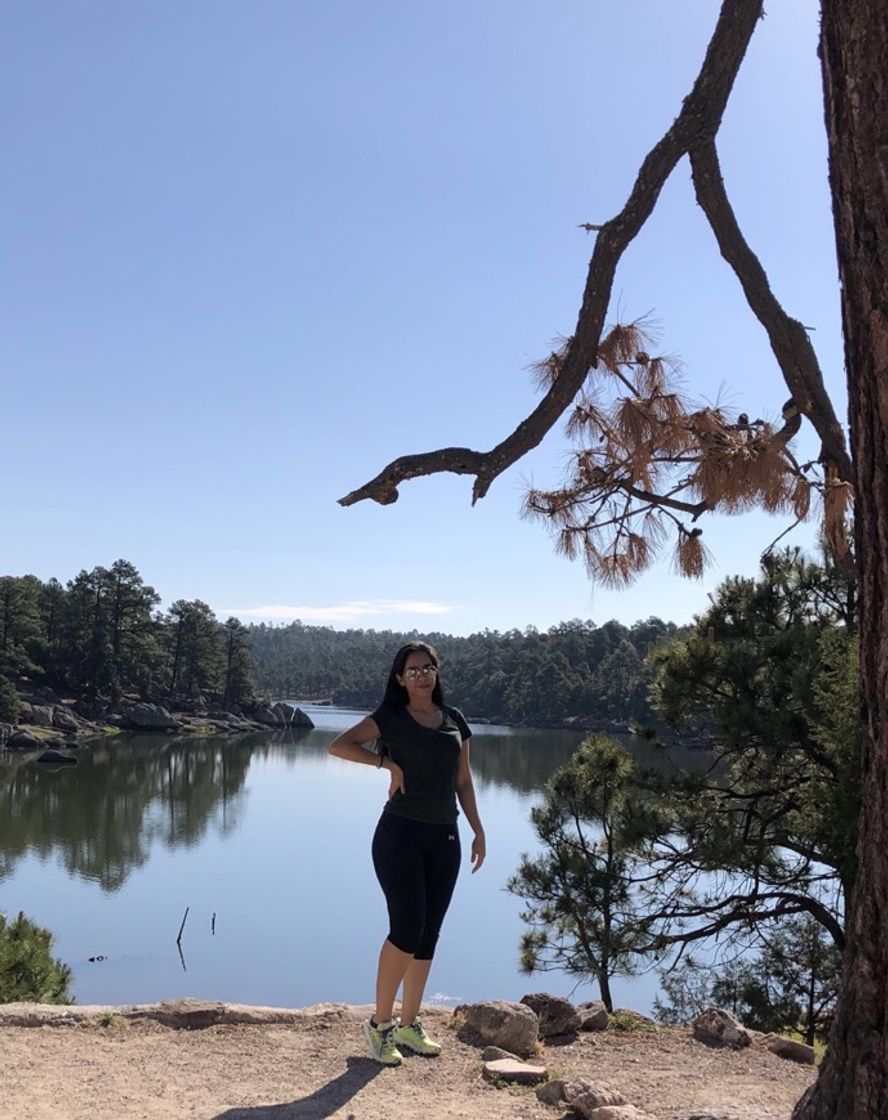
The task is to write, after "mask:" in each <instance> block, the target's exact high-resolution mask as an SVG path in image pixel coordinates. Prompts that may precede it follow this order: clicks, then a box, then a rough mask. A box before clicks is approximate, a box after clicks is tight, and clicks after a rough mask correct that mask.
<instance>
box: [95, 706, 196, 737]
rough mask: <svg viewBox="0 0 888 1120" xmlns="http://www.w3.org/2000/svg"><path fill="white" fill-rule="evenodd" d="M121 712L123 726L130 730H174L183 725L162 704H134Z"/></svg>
mask: <svg viewBox="0 0 888 1120" xmlns="http://www.w3.org/2000/svg"><path fill="white" fill-rule="evenodd" d="M120 714H121V716H122V718H123V722H122V726H123V727H125V728H127V729H128V730H130V731H173V730H176V729H178V728H179V727H181V726H182V725H181V724H180V723H179V721H178V720H177V719H173V717H172V716H171V715H170V713H169V712H168V711H167V710H166V708H162V707H161V706H160V704H133V705H132V707H129V708H127V709H126V710H125V711H123V712H121V713H120ZM109 722H110V721H109Z"/></svg>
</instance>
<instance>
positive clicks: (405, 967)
mask: <svg viewBox="0 0 888 1120" xmlns="http://www.w3.org/2000/svg"><path fill="white" fill-rule="evenodd" d="M439 664H440V658H439V657H438V654H437V652H436V651H435V649H434V648H433V647H432V646H430V645H428V644H427V643H425V642H408V644H407V645H405V646H402V647H401V648H400V649H399V650H398V652H397V653H396V654H395V660H394V662H393V664H392V669H391V672H390V673H389V678H388V682H387V684H386V687H385V695H384V696H383V698H382V703H381V704H380V705H379V707H378V708H377V709H376V711H375V712H373V714H372V715H369V716H366V717H365V718H364V719H362V720H361V722H360V723H356V724H355V726H354V727H350V728H349V729H348V731H343V733H342V734H341V735H338V736H337V737H336V738H335V739H334V740H333V742H332V743H331V744H330V754H333V755H336V756H337V757H338V758H345V759H347V760H348V761H349V762H361V763H364V765H366V766H376V767H381V768H382V769H384V770H387V771H388V774H389V788H388V803H387V804H386V806H385V808H384V809H383V813H382V816H381V817H380V820H379V824H378V825H377V827H376V832H375V833H374V836H373V848H372V851H373V866H374V868H375V870H376V877H377V878H378V879H379V883H380V886H381V887H382V890H383V893H384V894H385V901H386V905H387V907H388V913H389V934H388V937H387V938H386V939H385V941H384V942H383V944H382V950H381V952H380V954H379V968H378V971H377V974H376V1011H375V1014H374V1015H373V1016H372V1017H371V1018H370V1019H368V1020H367V1022H365V1023H364V1035H365V1036H366V1038H367V1042H368V1043H369V1045H370V1051H371V1053H372V1054H373V1057H374V1058H376V1060H377V1061H379V1062H382V1064H383V1065H387V1066H399V1065H400V1064H401V1061H402V1055H401V1051H400V1050H399V1049H398V1047H399V1046H400V1047H406V1048H407V1049H408V1050H412V1051H413V1052H414V1053H417V1054H424V1055H426V1056H428V1057H437V1055H438V1054H440V1052H441V1047H440V1045H439V1044H438V1043H437V1042H433V1041H432V1040H431V1039H430V1038H429V1036H428V1035H427V1034H426V1033H425V1031H424V1030H423V1027H422V1022H421V1020H420V1019H419V1009H420V1005H421V1004H422V995H423V991H424V990H425V986H426V981H427V980H428V976H429V971H430V969H431V967H432V957H433V955H434V951H435V943H436V942H437V940H438V933H439V931H440V929H441V923H442V922H443V920H444V915H445V914H446V912H447V907H448V906H449V904H450V898H451V895H452V894H453V888H454V886H455V884H456V876H457V873H458V871H459V863H460V844H459V833H458V831H457V827H456V818H457V816H458V811H457V807H456V802H457V799H458V800H459V804H460V805H461V806H462V810H463V812H464V813H465V815H466V820H467V821H468V822H469V825H470V826H471V829H472V832H473V833H474V839H473V840H472V852H471V863H472V872H473V873H474V872H475V871H477V870H478V869H479V868H480V866H481V864H482V863H483V862H484V857H485V854H486V849H485V842H484V829H483V828H482V827H481V818H480V817H479V816H478V807H477V805H476V803H475V789H474V786H473V785H472V772H471V770H470V769H469V742H470V735H471V732H470V731H469V728H468V725H467V724H466V721H465V720H464V719H463V716H462V713H461V712H460V711H459V710H458V709H457V708H448V707H447V706H446V705H445V703H444V694H443V692H442V690H441V681H440V679H439V676H438V667H439ZM374 742H375V743H376V747H377V750H376V751H374V750H372V749H370V746H369V745H370V744H373V743H374ZM402 983H403V985H404V991H403V995H402V999H401V1017H400V1022H399V1023H395V1019H394V1003H395V995H396V994H397V991H398V988H399V987H400V986H401V984H402Z"/></svg>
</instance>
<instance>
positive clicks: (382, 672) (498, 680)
mask: <svg viewBox="0 0 888 1120" xmlns="http://www.w3.org/2000/svg"><path fill="white" fill-rule="evenodd" d="M249 631H250V637H251V641H252V651H253V661H254V664H255V670H256V680H257V683H258V685H259V687H260V688H261V689H262V690H263V691H266V692H269V693H271V694H273V695H275V696H280V697H288V698H293V699H332V700H333V702H334V703H337V704H342V705H345V706H349V707H357V708H373V707H374V706H375V705H376V704H377V703H378V702H379V700H380V699H381V698H382V693H383V689H384V687H385V680H386V676H387V674H388V671H389V667H390V665H391V662H392V658H393V656H394V654H395V651H396V650H397V649H398V647H399V646H401V645H403V644H404V643H405V642H408V641H411V640H414V639H417V638H421V639H422V640H424V641H428V642H431V644H432V645H433V646H434V647H435V648H436V649H437V651H438V653H439V654H440V655H441V660H442V681H443V685H444V690H445V696H446V697H447V699H448V701H450V702H452V703H454V704H456V705H457V706H458V707H460V708H462V709H463V711H464V712H465V713H466V714H467V715H468V716H470V717H474V718H481V719H489V720H491V721H494V722H500V723H508V724H527V725H531V726H546V725H547V724H549V723H558V722H562V721H565V720H571V719H576V720H577V721H585V722H594V721H600V722H601V723H602V724H607V723H613V724H620V723H622V724H625V723H627V722H628V721H630V720H631V721H640V722H645V721H649V720H651V719H652V718H653V717H652V711H651V707H650V703H649V699H648V692H649V688H650V686H651V683H652V679H653V677H652V670H651V669H650V668H649V667H648V665H647V663H646V659H647V657H648V655H649V654H650V653H651V652H652V651H653V649H654V648H656V647H659V646H660V645H662V644H663V643H666V642H669V641H670V640H673V639H675V638H677V637H679V636H681V634H682V633H683V632H684V631H682V630H681V629H680V628H678V627H676V626H675V624H674V623H670V622H663V621H662V620H661V619H659V618H649V619H647V620H646V621H644V622H636V623H634V624H633V625H632V626H631V627H627V626H623V625H621V624H620V623H619V622H614V621H611V622H606V623H604V625H602V626H596V624H595V623H594V622H591V621H584V620H581V619H573V620H571V621H570V622H562V623H559V624H558V625H557V626H552V627H550V628H549V629H548V630H544V631H542V630H537V629H536V628H534V627H528V628H527V629H525V630H509V631H507V632H506V633H499V632H498V631H495V630H483V631H480V632H479V633H476V634H470V635H469V636H468V637H454V636H452V635H449V634H438V633H427V634H418V633H416V632H415V631H414V632H411V633H397V632H393V631H374V630H343V631H340V630H333V629H331V628H329V627H323V626H305V625H303V624H302V623H301V622H293V623H291V624H289V625H287V626H269V625H265V624H261V625H258V626H251V627H250V628H249Z"/></svg>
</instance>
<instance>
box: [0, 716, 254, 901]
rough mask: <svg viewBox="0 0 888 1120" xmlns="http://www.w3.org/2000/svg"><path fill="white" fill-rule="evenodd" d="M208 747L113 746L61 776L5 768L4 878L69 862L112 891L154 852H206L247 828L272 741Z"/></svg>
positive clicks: (0, 844) (0, 803)
mask: <svg viewBox="0 0 888 1120" xmlns="http://www.w3.org/2000/svg"><path fill="white" fill-rule="evenodd" d="M251 739H252V741H251V740H247V739H237V740H231V739H207V740H201V741H199V742H195V741H194V740H191V741H183V740H163V741H161V742H158V740H157V739H156V738H140V739H131V738H130V739H120V740H110V741H108V740H106V741H103V742H102V743H101V744H99V745H97V746H95V747H93V748H92V749H87V750H84V751H83V752H82V753H81V755H80V762H79V765H78V766H76V767H75V766H71V767H66V768H65V769H64V770H61V771H59V772H55V771H53V770H47V769H46V768H45V767H42V766H38V765H36V764H35V763H33V762H27V761H23V760H21V759H7V760H5V765H3V766H2V767H0V820H2V825H0V878H3V877H4V876H6V875H8V874H10V873H11V872H12V870H13V869H14V867H15V864H16V862H17V861H18V860H19V859H20V858H22V857H23V856H26V855H36V856H38V857H39V858H41V859H49V858H54V859H58V860H60V861H61V863H62V864H63V866H64V867H65V868H66V869H67V870H68V872H69V873H70V874H72V875H77V876H80V877H81V878H85V879H91V880H94V881H96V882H98V883H100V884H101V886H102V888H103V889H104V890H106V891H115V890H117V889H118V888H119V887H121V886H122V885H123V883H124V882H125V881H126V879H127V877H128V876H129V875H130V873H131V872H132V871H133V870H134V869H135V868H137V867H141V866H142V864H144V863H145V862H146V861H147V860H148V857H149V854H150V851H151V847H152V845H153V844H155V843H161V844H163V845H165V846H166V847H169V848H176V847H179V846H181V845H186V846H191V845H193V844H195V843H197V842H198V841H199V840H200V839H201V838H202V837H203V835H204V834H205V833H206V831H207V829H208V828H209V827H210V826H211V825H215V827H216V829H217V830H218V832H219V833H220V834H221V835H225V834H227V833H229V832H231V831H232V830H233V829H234V828H236V827H237V823H238V819H239V813H240V811H241V809H242V806H243V799H244V789H243V786H244V780H245V778H246V774H247V770H248V769H249V766H250V760H251V756H252V750H253V746H254V745H255V742H257V741H258V742H261V741H262V740H263V739H264V737H263V736H261V735H260V736H257V737H255V738H254V737H251Z"/></svg>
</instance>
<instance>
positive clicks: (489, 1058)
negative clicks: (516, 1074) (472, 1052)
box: [481, 1046, 518, 1062]
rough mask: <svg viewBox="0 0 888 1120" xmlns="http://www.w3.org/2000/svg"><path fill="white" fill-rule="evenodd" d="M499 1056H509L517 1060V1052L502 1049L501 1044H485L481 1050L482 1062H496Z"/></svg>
mask: <svg viewBox="0 0 888 1120" xmlns="http://www.w3.org/2000/svg"><path fill="white" fill-rule="evenodd" d="M500 1058H510V1059H511V1060H512V1061H513V1062H515V1061H517V1060H518V1055H517V1054H512V1053H510V1052H509V1051H508V1050H503V1048H502V1046H485V1047H484V1050H483V1051H482V1052H481V1061H482V1062H497V1061H499V1059H500Z"/></svg>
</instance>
